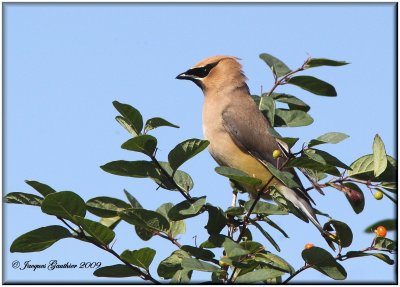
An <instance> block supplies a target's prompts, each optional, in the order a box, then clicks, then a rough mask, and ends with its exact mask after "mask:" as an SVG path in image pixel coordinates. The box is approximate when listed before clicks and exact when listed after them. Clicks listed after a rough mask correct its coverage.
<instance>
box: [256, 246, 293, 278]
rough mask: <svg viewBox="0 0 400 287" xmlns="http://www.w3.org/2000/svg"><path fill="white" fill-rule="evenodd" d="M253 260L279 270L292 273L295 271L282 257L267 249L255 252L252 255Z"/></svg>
mask: <svg viewBox="0 0 400 287" xmlns="http://www.w3.org/2000/svg"><path fill="white" fill-rule="evenodd" d="M254 260H255V261H257V262H263V263H266V264H268V265H270V266H273V267H276V268H279V270H280V271H284V272H287V273H290V274H293V273H294V272H295V270H294V268H293V267H292V266H291V265H290V264H289V263H288V262H286V261H285V260H284V259H283V258H281V257H279V256H278V255H275V254H273V253H271V252H268V251H264V252H262V253H257V254H256V256H255V257H254Z"/></svg>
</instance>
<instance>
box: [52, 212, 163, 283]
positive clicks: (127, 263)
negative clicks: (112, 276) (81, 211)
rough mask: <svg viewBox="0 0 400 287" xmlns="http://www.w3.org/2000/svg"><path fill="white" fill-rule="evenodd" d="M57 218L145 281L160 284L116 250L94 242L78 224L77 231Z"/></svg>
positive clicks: (65, 222)
mask: <svg viewBox="0 0 400 287" xmlns="http://www.w3.org/2000/svg"><path fill="white" fill-rule="evenodd" d="M57 218H58V219H59V220H61V221H62V222H63V223H64V224H65V225H66V226H67V227H68V228H69V229H71V231H73V232H76V233H77V234H78V237H80V238H84V239H85V240H86V241H87V242H89V243H91V244H93V245H95V246H97V247H98V248H100V249H103V250H105V251H107V252H108V253H111V254H112V255H114V256H115V257H116V258H117V259H118V260H119V261H121V262H122V263H124V264H125V265H126V266H128V267H129V268H131V269H132V270H134V271H135V272H137V273H139V274H140V276H139V277H140V278H142V279H143V280H147V281H151V282H152V283H154V284H161V283H160V282H159V281H157V280H156V279H154V278H153V277H151V275H150V274H147V273H145V272H143V271H142V270H140V269H139V268H137V267H135V266H132V265H131V264H130V263H129V262H127V261H125V260H124V259H122V258H121V257H120V256H119V254H118V253H117V252H115V251H114V250H113V249H112V248H110V247H108V246H107V245H101V244H99V243H98V242H96V241H95V240H93V239H92V238H90V237H88V236H86V234H85V233H84V231H83V229H82V227H81V226H79V225H78V227H79V229H80V231H77V230H75V229H73V228H72V227H71V225H69V224H68V222H67V221H65V220H64V219H63V218H61V217H58V216H57Z"/></svg>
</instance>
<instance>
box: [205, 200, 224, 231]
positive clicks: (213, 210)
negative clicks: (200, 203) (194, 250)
mask: <svg viewBox="0 0 400 287" xmlns="http://www.w3.org/2000/svg"><path fill="white" fill-rule="evenodd" d="M206 209H207V211H208V222H207V225H206V229H207V232H208V234H210V235H212V234H219V233H220V232H221V231H222V229H224V227H225V226H226V225H227V223H228V221H227V219H226V217H225V213H224V211H223V210H222V209H221V208H220V207H215V206H212V205H211V204H207V205H206Z"/></svg>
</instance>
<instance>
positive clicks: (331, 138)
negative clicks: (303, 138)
mask: <svg viewBox="0 0 400 287" xmlns="http://www.w3.org/2000/svg"><path fill="white" fill-rule="evenodd" d="M348 137H349V136H348V135H346V134H344V133H339V132H331V133H326V134H323V135H322V136H319V137H317V138H316V139H313V140H311V141H310V143H309V144H308V147H313V146H316V145H320V144H326V143H331V144H337V143H339V142H341V141H343V140H345V139H347V138H348Z"/></svg>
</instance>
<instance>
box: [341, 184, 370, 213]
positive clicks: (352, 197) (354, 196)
mask: <svg viewBox="0 0 400 287" xmlns="http://www.w3.org/2000/svg"><path fill="white" fill-rule="evenodd" d="M342 185H344V186H345V187H347V188H348V189H346V193H345V195H346V198H347V200H348V201H349V203H350V205H351V207H352V208H353V210H354V212H355V213H357V214H359V213H361V212H362V211H363V210H364V206H365V198H364V193H363V192H362V190H361V188H359V187H358V185H356V184H354V183H352V182H345V183H343V184H342Z"/></svg>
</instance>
